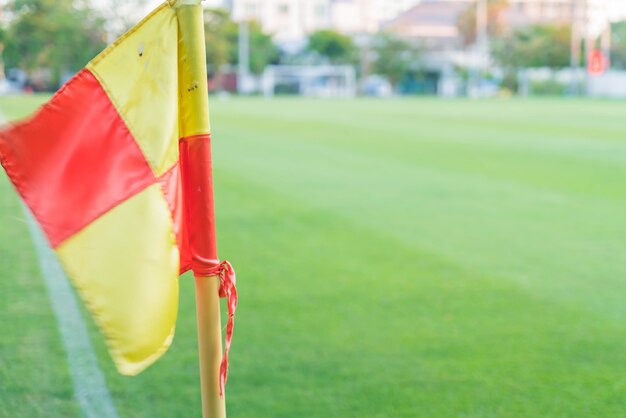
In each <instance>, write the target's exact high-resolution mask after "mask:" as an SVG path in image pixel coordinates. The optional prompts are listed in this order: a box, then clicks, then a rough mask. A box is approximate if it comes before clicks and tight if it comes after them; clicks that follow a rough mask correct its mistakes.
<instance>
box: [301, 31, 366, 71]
mask: <svg viewBox="0 0 626 418" xmlns="http://www.w3.org/2000/svg"><path fill="white" fill-rule="evenodd" d="M307 49H308V50H309V51H312V52H316V53H318V54H319V55H321V56H323V57H326V58H327V59H328V60H329V61H330V62H331V63H333V64H348V63H354V62H355V61H356V58H357V50H356V47H355V45H354V42H352V38H350V37H349V36H346V35H344V34H342V33H339V32H336V31H334V30H319V31H317V32H314V33H312V34H311V35H310V36H309V42H308V45H307Z"/></svg>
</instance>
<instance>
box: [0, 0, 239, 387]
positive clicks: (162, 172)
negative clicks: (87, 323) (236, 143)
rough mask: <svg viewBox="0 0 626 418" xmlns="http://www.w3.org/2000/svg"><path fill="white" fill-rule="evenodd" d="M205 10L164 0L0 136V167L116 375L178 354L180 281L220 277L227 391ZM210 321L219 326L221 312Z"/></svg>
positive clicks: (226, 285) (228, 277)
mask: <svg viewBox="0 0 626 418" xmlns="http://www.w3.org/2000/svg"><path fill="white" fill-rule="evenodd" d="M199 3H200V1H199V0H178V1H176V0H170V1H168V2H166V3H163V4H162V5H161V6H160V7H158V8H157V9H156V10H154V11H153V12H152V13H151V14H150V15H149V16H147V17H146V18H145V19H144V20H143V21H142V22H140V23H139V24H138V25H137V26H135V27H134V28H132V29H131V30H130V31H129V32H127V33H126V34H125V35H123V36H122V37H121V38H120V39H118V40H117V41H116V42H114V43H113V44H112V45H110V46H109V47H108V48H107V49H105V50H104V51H103V52H102V53H100V55H98V56H97V57H96V58H94V59H93V60H92V61H91V62H90V63H89V64H88V65H87V66H86V68H84V69H83V70H82V71H80V72H79V73H78V74H77V75H76V76H75V77H74V78H72V79H71V80H70V81H68V82H67V83H66V84H65V85H64V86H63V87H62V88H61V89H60V90H59V91H58V92H57V93H56V94H55V95H54V96H53V97H52V98H51V100H50V101H49V102H48V103H47V104H45V105H43V106H42V107H41V109H39V111H38V112H37V113H36V114H35V115H34V116H33V117H32V118H30V119H28V120H25V121H22V122H19V123H17V124H15V125H13V126H10V127H8V128H6V129H5V130H3V131H0V161H1V163H2V165H3V166H4V168H5V170H6V172H7V174H8V175H9V177H10V179H11V181H12V182H13V184H14V186H15V188H16V189H17V191H18V192H19V194H20V195H21V197H22V199H23V200H24V202H25V203H26V205H27V206H28V207H29V208H30V210H31V211H32V213H33V214H34V216H35V218H36V219H37V221H38V223H39V224H40V225H41V227H42V229H43V231H44V233H45V235H46V237H47V239H48V241H49V243H50V245H51V246H52V248H53V249H54V251H55V252H56V254H57V256H58V258H59V259H60V261H61V263H62V265H63V266H64V268H65V270H66V272H67V274H68V276H69V277H70V279H71V281H72V282H73V284H74V286H75V287H76V289H77V291H78V293H79V294H80V296H81V298H82V299H83V301H84V302H85V304H86V306H87V308H88V309H89V311H90V312H91V314H92V315H93V317H94V318H95V320H96V322H97V324H98V326H99V328H100V330H101V332H102V333H103V334H104V336H105V338H106V342H107V346H108V349H109V352H110V354H111V356H112V358H113V360H114V362H115V365H116V366H117V369H118V370H119V371H120V373H122V374H125V375H134V374H137V373H139V372H141V371H142V370H143V369H145V368H146V367H148V366H149V365H150V364H152V363H153V362H154V361H155V360H157V359H158V358H159V357H160V356H161V355H162V354H163V353H164V352H165V351H166V350H167V349H168V347H169V346H170V344H171V342H172V338H173V335H174V328H175V322H176V315H177V310H178V276H179V274H181V273H183V272H185V271H187V270H189V269H192V270H193V271H194V274H195V276H196V280H197V281H198V280H204V281H207V280H210V278H211V277H212V278H215V279H216V283H217V284H216V286H215V290H216V292H217V291H218V290H219V294H220V296H221V297H227V298H228V325H227V333H226V345H225V348H226V350H225V353H224V357H223V361H222V362H221V367H220V373H219V374H220V376H219V378H218V376H215V379H216V380H217V379H219V381H218V384H219V386H220V393H221V390H222V389H223V385H224V382H225V380H226V374H227V366H228V364H227V361H228V349H229V347H230V341H231V338H232V330H233V317H234V313H235V308H236V304H237V291H236V289H235V274H234V271H233V269H232V267H231V266H230V264H229V263H228V262H220V261H219V260H218V257H217V250H216V245H215V220H214V212H213V185H212V174H211V153H210V126H209V114H208V92H207V76H206V62H205V51H204V32H203V30H204V29H203V23H202V8H201V6H200V4H199ZM211 312H212V313H215V312H216V313H217V315H218V323H219V306H218V307H217V308H212V311H211ZM219 353H220V356H221V346H220V347H219ZM211 379H213V377H211ZM203 385H204V381H203Z"/></svg>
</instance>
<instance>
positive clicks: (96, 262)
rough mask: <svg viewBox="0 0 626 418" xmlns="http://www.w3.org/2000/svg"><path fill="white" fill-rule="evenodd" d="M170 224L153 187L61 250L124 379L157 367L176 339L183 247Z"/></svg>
mask: <svg viewBox="0 0 626 418" xmlns="http://www.w3.org/2000/svg"><path fill="white" fill-rule="evenodd" d="M170 219H171V215H170V213H169V209H168V207H167V203H166V201H165V199H164V198H163V195H162V193H161V190H160V188H159V186H158V185H153V186H150V187H149V188H147V189H145V190H144V191H142V192H140V193H139V194H137V195H135V196H133V197H131V198H130V199H128V200H126V201H125V202H123V203H121V204H120V205H118V206H117V207H115V208H114V209H112V210H111V211H109V212H107V213H106V214H104V215H102V216H101V217H99V218H98V219H96V220H95V221H94V222H92V223H91V224H90V225H88V226H87V227H85V228H84V229H83V230H82V231H81V232H79V233H77V234H76V235H75V236H73V237H72V238H70V239H68V240H67V241H65V242H64V243H63V244H61V246H59V247H57V249H56V252H57V255H58V256H59V258H60V260H61V262H62V263H63V265H64V267H65V270H66V272H67V274H68V276H69V277H70V278H71V279H72V281H73V283H74V286H75V287H76V289H77V290H78V292H79V294H80V295H81V297H82V298H83V300H85V302H86V304H87V307H88V308H89V310H90V311H91V313H92V314H93V316H94V318H95V319H96V322H97V323H98V325H99V326H100V328H101V330H102V332H103V333H104V335H105V337H106V341H107V345H108V348H109V352H110V354H111V357H112V358H113V361H114V362H115V365H116V366H117V369H118V370H119V372H120V373H122V374H125V375H134V374H137V373H139V372H141V371H142V370H143V369H145V368H146V367H148V366H149V365H150V364H152V363H153V362H154V361H155V360H157V359H158V358H159V357H160V356H161V355H162V354H163V353H164V352H165V351H166V350H167V349H168V347H169V346H170V344H171V342H172V338H173V336H174V326H175V322H176V314H177V310H178V249H177V247H176V241H175V238H174V234H173V232H172V225H171V223H172V221H171V220H170Z"/></svg>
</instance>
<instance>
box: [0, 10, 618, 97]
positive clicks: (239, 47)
mask: <svg viewBox="0 0 626 418" xmlns="http://www.w3.org/2000/svg"><path fill="white" fill-rule="evenodd" d="M158 3H159V2H158V1H147V0H143V1H141V0H129V1H120V0H114V1H99V0H92V1H88V0H75V1H74V0H62V1H52V0H16V1H13V2H11V1H7V0H3V1H2V2H1V3H0V28H1V32H0V50H1V51H2V61H0V93H8V92H16V91H43V90H45V91H49V90H54V89H56V88H58V87H59V85H60V84H62V83H63V82H64V81H66V80H67V79H68V78H69V77H71V75H72V74H74V73H75V72H76V71H77V70H79V69H80V68H82V66H83V65H84V64H85V63H86V62H87V61H88V60H89V59H90V58H91V57H93V56H94V54H96V53H97V52H98V51H99V50H101V49H102V48H103V47H104V46H105V45H106V44H107V43H108V42H111V41H112V40H113V39H115V38H116V37H117V36H119V35H120V34H121V33H123V32H124V31H125V30H126V29H128V28H129V27H130V26H131V25H132V24H133V23H134V22H136V21H137V20H138V19H139V18H141V17H142V16H143V15H144V14H146V13H147V12H148V11H149V10H150V9H151V8H153V7H155V6H156V5H158ZM204 5H205V7H206V35H207V50H208V57H207V59H208V62H207V65H208V68H209V73H210V79H209V83H210V88H211V91H213V92H230V93H239V94H263V95H265V96H269V95H273V94H292V95H303V96H324V97H328V96H333V97H334V96H355V95H368V96H379V97H388V96H394V95H432V96H442V97H458V96H469V97H488V96H496V95H512V94H517V95H523V96H528V95H552V96H555V95H560V96H577V95H588V96H608V97H625V96H626V72H625V70H626V22H624V19H626V2H624V1H622V0H478V1H477V0H276V1H273V0H272V1H268V0H266V1H261V0H258V1H256V0H207V1H205V2H204ZM59 44H62V48H59V47H58V46H59Z"/></svg>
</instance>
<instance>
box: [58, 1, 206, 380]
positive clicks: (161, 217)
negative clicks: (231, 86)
mask: <svg viewBox="0 0 626 418" xmlns="http://www.w3.org/2000/svg"><path fill="white" fill-rule="evenodd" d="M171 3H172V4H173V3H175V2H171ZM172 4H170V3H169V2H166V3H164V4H162V5H161V6H160V7H158V8H157V9H156V10H155V11H153V12H152V13H151V14H150V15H149V16H148V17H146V18H145V19H144V20H143V21H142V22H141V23H139V24H138V25H137V26H136V27H134V28H133V29H131V30H130V31H129V32H128V33H126V34H125V35H124V36H122V37H121V38H120V39H119V40H117V41H116V42H115V43H113V44H112V45H111V46H110V47H108V48H107V49H106V50H104V51H103V52H102V53H101V54H100V55H99V56H97V57H96V58H95V59H94V60H93V61H91V62H90V63H89V64H88V65H87V68H86V69H87V71H89V72H90V73H91V74H93V76H95V78H96V79H97V81H98V82H99V84H100V86H101V87H102V89H103V90H104V91H105V92H106V95H107V96H108V98H109V99H110V101H111V103H112V105H113V107H114V108H115V110H116V111H117V113H118V114H119V116H120V118H121V119H122V120H123V122H124V124H125V125H126V128H127V129H128V131H129V132H130V134H131V136H132V138H134V141H135V142H136V146H138V148H139V149H140V150H141V153H142V154H143V156H144V157H145V160H146V161H147V164H148V166H149V167H150V169H151V171H152V176H153V183H152V184H151V185H150V186H149V187H147V188H145V189H143V190H142V191H140V192H138V193H137V194H134V195H132V196H130V197H129V198H127V199H125V200H123V201H121V202H119V203H118V204H117V205H116V206H115V207H113V208H112V209H110V210H108V211H107V212H105V213H103V214H102V215H101V216H99V217H98V218H97V219H95V220H94V221H93V222H91V223H89V224H88V225H87V226H85V227H84V228H83V229H81V230H80V231H79V232H77V233H76V234H74V235H73V236H71V237H70V238H69V239H67V240H65V241H63V242H62V243H61V244H60V245H59V246H58V247H56V252H57V254H58V256H59V258H60V259H61V261H62V263H63V265H64V266H65V268H66V270H67V273H68V276H69V277H70V278H71V279H72V281H73V282H74V285H75V286H76V288H77V289H78V292H79V293H80V295H81V296H82V298H83V299H84V300H85V302H86V304H87V306H88V308H89V310H90V311H91V312H92V314H93V315H94V317H95V319H96V322H97V323H98V325H99V327H100V328H101V330H102V332H103V334H104V335H105V337H106V341H107V345H108V348H109V351H110V354H111V356H112V357H113V360H114V362H115V364H116V366H117V368H118V370H119V371H120V373H122V374H125V375H134V374H137V373H139V372H141V371H142V370H143V369H144V368H146V367H148V366H149V365H150V364H152V363H153V362H154V361H155V360H156V359H158V358H159V357H160V356H161V355H162V354H163V353H164V352H165V351H166V350H167V349H168V347H169V346H170V344H171V342H172V338H173V334H174V328H175V322H176V315H177V310H178V275H179V270H180V261H179V260H180V254H179V246H178V245H177V236H176V233H175V229H176V228H175V226H174V222H173V213H172V206H173V205H175V203H174V202H171V201H170V199H168V196H166V193H167V189H168V188H170V189H171V188H172V187H174V188H176V186H177V185H174V186H172V185H169V186H166V187H163V184H160V183H159V182H160V181H161V179H162V178H170V177H172V178H174V180H178V179H179V176H178V175H173V176H169V174H168V173H171V172H172V170H173V169H176V170H177V169H178V167H177V164H178V160H179V138H180V137H181V135H182V134H183V133H182V132H181V128H180V126H179V125H180V123H179V120H180V119H181V118H182V116H181V115H180V112H181V111H180V110H179V109H180V106H179V82H181V80H179V71H178V66H179V59H178V57H179V48H181V49H184V48H185V46H184V44H185V43H184V41H181V39H180V36H179V29H178V16H177V9H176V8H174V7H173V6H172ZM200 16H201V15H200ZM198 25H199V28H197V29H196V30H203V26H202V22H201V21H199V22H198ZM203 52H204V51H203ZM203 56H204V54H203ZM185 65H186V64H185ZM185 82H187V83H188V84H189V85H190V88H192V87H195V88H198V87H199V84H201V83H203V84H204V85H203V88H204V89H206V81H205V80H194V81H193V82H189V81H186V80H185ZM194 83H195V85H194ZM196 110H197V109H196ZM201 111H202V112H203V113H205V114H206V118H207V120H208V109H201ZM194 113H195V112H194ZM204 128H205V130H206V129H207V128H208V125H206V126H205V127H204ZM112 169H116V170H124V169H125V168H124V167H123V166H119V167H112ZM179 244H180V243H179Z"/></svg>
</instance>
